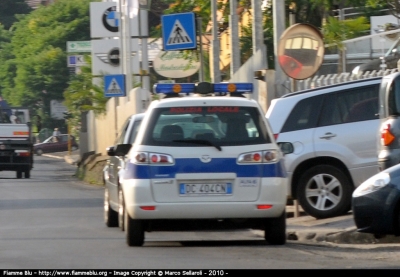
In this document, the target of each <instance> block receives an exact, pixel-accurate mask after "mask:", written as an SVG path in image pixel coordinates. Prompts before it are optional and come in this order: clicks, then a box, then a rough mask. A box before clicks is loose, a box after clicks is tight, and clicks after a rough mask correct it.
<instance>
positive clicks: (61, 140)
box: [33, 134, 79, 156]
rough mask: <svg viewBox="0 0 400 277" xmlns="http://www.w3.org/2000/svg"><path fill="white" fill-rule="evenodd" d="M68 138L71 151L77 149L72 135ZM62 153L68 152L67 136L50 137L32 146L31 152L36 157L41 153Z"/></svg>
mask: <svg viewBox="0 0 400 277" xmlns="http://www.w3.org/2000/svg"><path fill="white" fill-rule="evenodd" d="M69 136H70V138H71V151H75V150H77V149H78V148H79V146H78V143H77V142H76V139H75V137H74V136H73V135H69ZM63 151H68V134H61V135H59V136H50V137H48V138H47V139H45V140H44V141H43V142H40V143H36V144H34V145H33V152H34V153H35V154H36V155H38V156H40V155H42V154H43V153H52V152H63Z"/></svg>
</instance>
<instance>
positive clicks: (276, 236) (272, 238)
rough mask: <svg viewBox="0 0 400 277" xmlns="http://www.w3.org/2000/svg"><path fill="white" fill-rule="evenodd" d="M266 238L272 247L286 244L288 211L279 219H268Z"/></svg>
mask: <svg viewBox="0 0 400 277" xmlns="http://www.w3.org/2000/svg"><path fill="white" fill-rule="evenodd" d="M264 238H265V240H266V241H267V242H268V243H269V244H271V245H284V244H285V243H286V211H284V212H283V213H282V215H280V216H279V217H277V218H267V219H266V222H265V230H264Z"/></svg>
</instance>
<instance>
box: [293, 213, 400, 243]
mask: <svg viewBox="0 0 400 277" xmlns="http://www.w3.org/2000/svg"><path fill="white" fill-rule="evenodd" d="M286 212H287V215H288V217H287V221H286V225H287V226H286V230H287V231H286V232H287V240H288V241H299V242H311V243H312V242H314V243H315V242H318V243H320V242H326V243H333V244H352V245H354V244H357V245H372V246H374V247H377V246H386V247H387V246H395V245H396V246H398V247H400V237H395V236H386V237H384V238H380V239H377V238H375V237H374V235H372V234H366V233H359V232H357V228H356V226H355V223H354V220H353V214H352V213H351V212H350V213H349V214H347V215H343V216H338V217H333V218H327V219H315V218H314V217H312V216H308V215H306V214H305V213H304V211H302V209H301V208H300V216H298V217H294V206H287V208H286Z"/></svg>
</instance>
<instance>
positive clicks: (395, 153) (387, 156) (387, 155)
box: [378, 149, 400, 171]
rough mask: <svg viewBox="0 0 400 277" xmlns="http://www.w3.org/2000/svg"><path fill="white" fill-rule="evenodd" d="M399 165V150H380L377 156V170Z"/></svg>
mask: <svg viewBox="0 0 400 277" xmlns="http://www.w3.org/2000/svg"><path fill="white" fill-rule="evenodd" d="M399 163H400V149H390V150H386V149H385V150H381V151H380V152H379V156H378V165H379V170H380V171H382V170H385V169H387V168H389V167H392V166H394V165H396V164H399Z"/></svg>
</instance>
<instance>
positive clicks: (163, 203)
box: [121, 82, 287, 246]
mask: <svg viewBox="0 0 400 277" xmlns="http://www.w3.org/2000/svg"><path fill="white" fill-rule="evenodd" d="M252 89H253V86H252V84H251V83H241V84H240V83H238V84H233V83H229V84H228V83H221V84H210V83H205V82H202V83H199V84H189V83H185V84H177V83H176V84H157V85H156V86H155V89H154V92H155V93H160V94H163V95H165V97H164V98H162V99H160V100H155V101H153V102H152V103H151V104H150V106H149V108H148V109H147V111H146V114H145V116H144V118H143V121H142V123H141V126H140V128H139V132H138V134H137V137H136V139H135V142H134V144H133V145H132V147H131V148H130V145H128V147H127V148H130V150H129V153H127V159H126V164H125V170H124V172H123V177H122V178H121V185H122V192H123V198H124V204H125V218H124V227H125V234H126V241H127V244H128V245H129V246H141V245H143V243H144V240H145V232H148V231H185V230H214V229H249V228H252V229H261V230H264V237H265V240H266V241H267V242H268V243H270V244H276V245H281V244H284V243H285V242H286V211H285V207H286V191H287V189H286V171H285V169H284V166H283V154H282V152H281V150H280V148H279V146H278V145H277V143H276V142H275V140H274V137H273V134H272V131H271V128H270V125H269V123H268V120H267V119H266V118H265V117H264V115H263V111H262V109H261V107H260V105H259V104H258V102H257V101H255V100H249V99H247V98H245V97H243V93H246V92H251V91H252ZM187 94H189V96H188V97H186V95H187ZM192 94H196V96H197V97H191V95H192ZM222 95H227V96H231V97H226V96H222ZM235 96H238V97H235Z"/></svg>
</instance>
